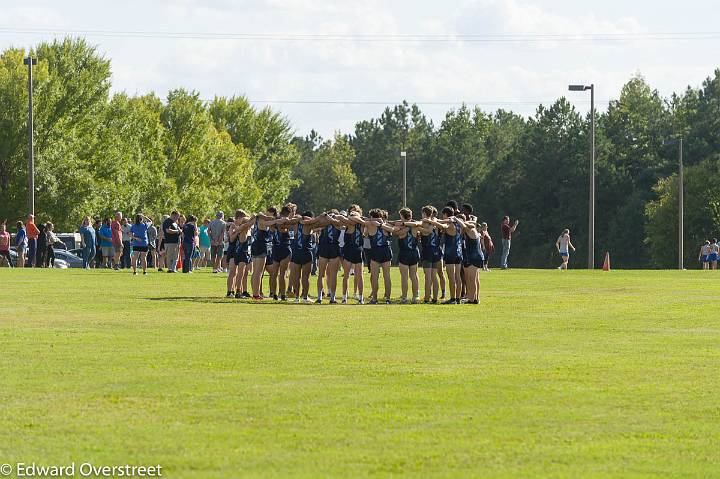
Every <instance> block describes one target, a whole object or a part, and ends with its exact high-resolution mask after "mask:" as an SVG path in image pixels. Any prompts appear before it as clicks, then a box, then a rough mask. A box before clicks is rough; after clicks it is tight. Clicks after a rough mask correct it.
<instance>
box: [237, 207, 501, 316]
mask: <svg viewBox="0 0 720 479" xmlns="http://www.w3.org/2000/svg"><path fill="white" fill-rule="evenodd" d="M463 206H464V207H465V208H464V209H465V211H464V212H461V211H459V210H458V208H457V205H456V204H455V203H454V202H450V203H449V204H448V206H446V207H444V208H443V209H442V210H441V211H440V212H438V211H437V209H436V208H434V207H433V206H430V205H428V206H425V207H423V208H422V211H421V217H420V218H418V219H416V218H415V217H414V215H413V211H412V210H411V209H409V208H402V209H401V210H400V211H399V212H398V215H399V217H398V218H397V219H393V220H391V219H389V215H388V212H387V211H385V210H381V209H378V208H375V209H372V210H370V211H369V212H368V214H367V215H365V214H364V212H363V210H362V208H361V207H360V206H359V205H351V206H350V207H349V208H348V210H347V211H338V210H337V209H331V210H329V211H327V212H324V213H322V214H318V215H315V214H314V213H313V212H312V211H304V212H302V213H298V211H297V206H296V205H294V204H292V203H289V204H287V205H285V206H283V207H282V208H281V209H280V210H279V211H278V210H277V209H276V208H274V207H270V208H268V209H267V210H266V211H265V212H264V213H254V214H250V213H247V212H245V211H243V210H237V211H236V212H235V214H234V218H233V220H232V221H231V222H228V223H227V227H226V234H227V250H226V252H225V254H226V261H227V267H228V278H227V292H226V296H227V297H235V298H242V297H251V298H252V299H255V300H262V299H265V296H264V295H263V294H262V277H263V274H265V273H267V274H268V276H269V297H270V298H272V299H275V300H280V301H284V300H287V299H288V298H294V300H295V301H296V302H301V301H302V302H312V301H311V300H310V299H309V298H310V296H309V290H310V274H311V269H312V267H313V263H314V262H315V259H316V260H317V296H316V299H315V302H317V303H322V302H323V300H324V299H327V300H328V301H329V302H330V303H331V304H334V303H338V302H341V303H347V302H348V300H349V299H350V298H354V300H355V301H356V302H357V303H359V304H363V303H364V302H365V292H366V288H365V284H364V281H363V265H364V264H365V262H369V269H370V294H369V296H368V298H369V299H368V303H369V304H377V303H378V302H385V303H390V302H391V294H392V280H391V276H390V266H391V262H392V259H393V251H392V248H391V242H392V239H393V238H395V239H396V241H397V245H398V266H399V269H400V278H401V284H400V289H401V296H400V302H401V303H408V302H412V303H418V302H420V301H421V298H420V281H419V270H421V271H422V275H423V276H424V279H425V288H424V297H423V299H422V302H424V303H438V302H443V303H444V304H460V303H469V304H477V303H478V301H479V286H480V284H479V278H478V272H479V271H480V270H481V269H484V268H487V262H486V259H487V252H488V242H487V241H484V239H489V235H487V225H486V224H485V223H479V222H478V221H477V218H476V217H475V216H474V215H472V207H470V206H469V205H463ZM468 209H469V211H467V210H468ZM366 239H367V241H366ZM367 243H369V244H367ZM490 244H491V242H490ZM316 253H317V258H315V257H314V256H315V254H316ZM340 272H342V280H341V284H340V285H339V284H338V274H339V273H340ZM380 275H382V280H383V285H384V291H383V293H384V296H383V298H380V297H379V287H380ZM446 276H447V277H446ZM351 278H352V289H350V288H351V286H350V282H351V281H350V279H351ZM248 279H249V281H250V289H251V291H252V294H250V293H248V292H247V281H248ZM446 279H447V281H446ZM446 286H447V289H446ZM446 291H447V296H446V295H445V292H446Z"/></svg>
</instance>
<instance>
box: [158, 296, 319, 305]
mask: <svg viewBox="0 0 720 479" xmlns="http://www.w3.org/2000/svg"><path fill="white" fill-rule="evenodd" d="M145 299H146V300H148V301H170V302H177V301H179V302H189V303H211V304H252V305H257V306H272V305H284V306H307V305H309V304H311V303H296V302H295V301H273V300H268V299H266V300H264V301H253V300H251V299H235V298H224V297H223V298H213V297H212V296H163V297H158V298H145ZM325 304H327V303H325Z"/></svg>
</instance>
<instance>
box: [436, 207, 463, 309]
mask: <svg viewBox="0 0 720 479" xmlns="http://www.w3.org/2000/svg"><path fill="white" fill-rule="evenodd" d="M442 215H443V219H442V220H440V221H439V223H441V224H445V225H447V229H446V230H445V253H444V255H443V260H444V261H445V269H446V270H447V273H448V279H449V283H450V299H448V300H447V301H445V302H444V303H443V304H460V297H461V295H462V281H461V279H460V266H461V265H462V261H463V255H462V227H463V223H462V221H461V220H460V219H459V218H457V217H456V216H454V215H455V211H454V210H453V209H452V208H451V207H449V206H446V207H445V208H443V210H442Z"/></svg>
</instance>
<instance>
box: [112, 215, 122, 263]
mask: <svg viewBox="0 0 720 479" xmlns="http://www.w3.org/2000/svg"><path fill="white" fill-rule="evenodd" d="M122 217H123V215H122V212H121V211H118V212H116V213H115V219H114V220H113V221H112V223H110V230H111V231H112V245H113V250H114V251H113V254H114V256H115V257H114V264H115V269H116V270H119V269H120V258H121V257H122V253H123V242H122V225H121V224H120V220H122Z"/></svg>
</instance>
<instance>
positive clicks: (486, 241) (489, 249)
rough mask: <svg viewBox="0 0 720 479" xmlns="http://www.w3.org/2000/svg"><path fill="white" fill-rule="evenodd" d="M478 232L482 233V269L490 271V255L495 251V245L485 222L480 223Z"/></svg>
mask: <svg viewBox="0 0 720 479" xmlns="http://www.w3.org/2000/svg"><path fill="white" fill-rule="evenodd" d="M480 234H481V235H482V242H481V243H480V244H481V245H482V251H483V271H490V256H492V255H493V253H495V245H494V244H493V240H492V238H491V237H490V233H489V232H488V225H487V223H481V224H480Z"/></svg>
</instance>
